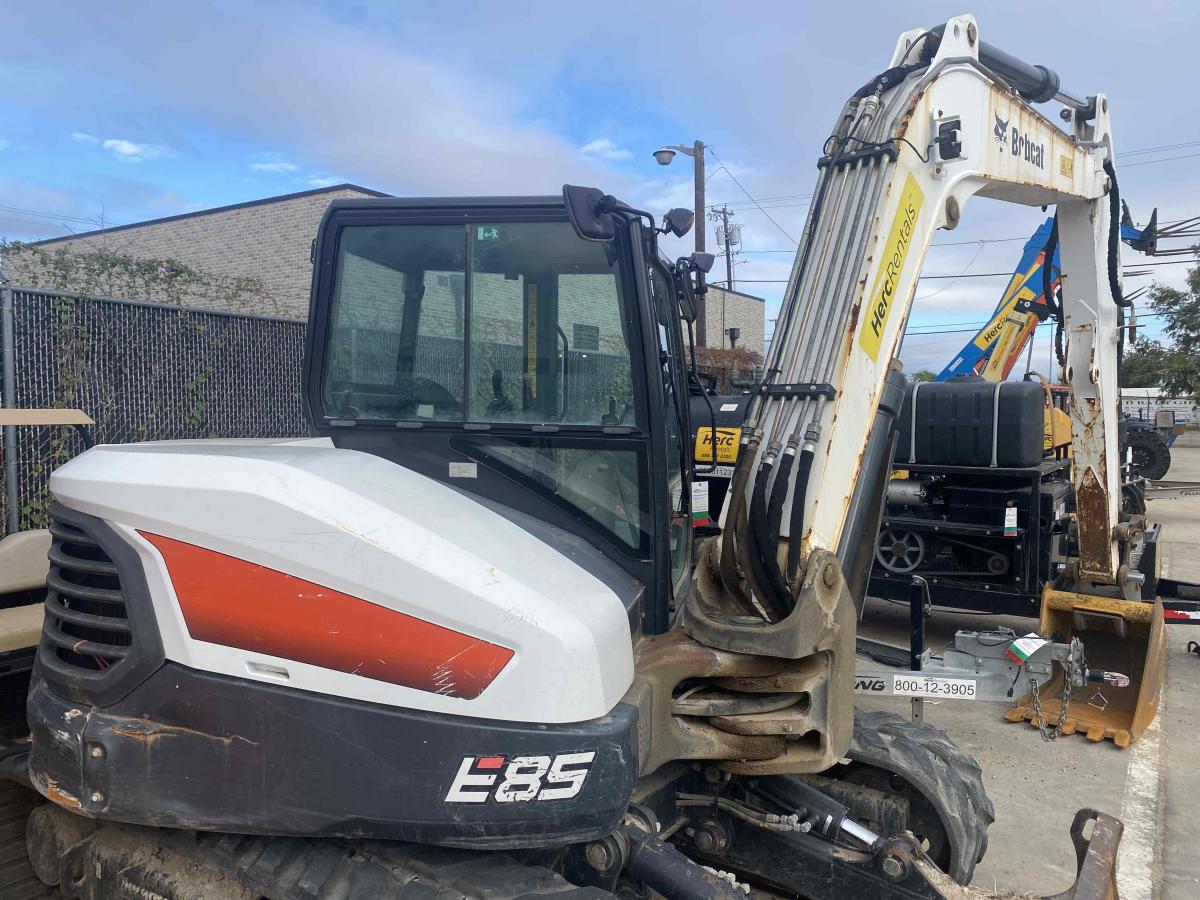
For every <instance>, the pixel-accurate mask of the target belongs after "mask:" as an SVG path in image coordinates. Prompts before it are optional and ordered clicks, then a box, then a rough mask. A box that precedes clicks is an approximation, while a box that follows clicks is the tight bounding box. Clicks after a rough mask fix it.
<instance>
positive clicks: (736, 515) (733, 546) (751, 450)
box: [720, 437, 758, 605]
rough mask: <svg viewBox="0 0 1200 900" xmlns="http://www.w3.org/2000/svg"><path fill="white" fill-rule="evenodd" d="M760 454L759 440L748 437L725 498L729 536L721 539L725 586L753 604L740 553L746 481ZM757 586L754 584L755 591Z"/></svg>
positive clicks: (744, 531) (725, 534)
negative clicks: (740, 566)
mask: <svg viewBox="0 0 1200 900" xmlns="http://www.w3.org/2000/svg"><path fill="white" fill-rule="evenodd" d="M757 454H758V441H757V440H755V439H754V438H753V437H747V438H746V439H744V440H743V441H742V443H741V446H740V447H739V448H738V458H737V463H736V464H735V465H734V467H733V478H732V479H730V482H729V490H728V491H727V492H726V494H725V496H726V498H727V500H726V504H727V505H726V507H725V533H724V535H722V537H721V559H720V573H721V583H722V584H723V585H725V589H726V590H727V591H729V592H730V593H731V594H733V596H734V597H736V598H737V599H738V600H739V601H741V602H742V603H744V604H746V605H749V604H750V598H749V597H747V596H746V592H745V591H744V590H743V589H742V579H741V576H740V575H739V574H738V556H739V553H738V550H739V548H740V547H741V544H742V540H743V536H744V535H745V533H746V529H745V527H744V525H745V522H744V518H745V516H744V511H745V509H746V482H747V480H749V478H750V466H751V464H752V460H753V459H754V457H755V456H756V455H757ZM755 587H756V585H755V584H753V583H752V584H751V585H750V588H751V591H754V589H755Z"/></svg>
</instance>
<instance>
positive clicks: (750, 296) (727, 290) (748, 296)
mask: <svg viewBox="0 0 1200 900" xmlns="http://www.w3.org/2000/svg"><path fill="white" fill-rule="evenodd" d="M709 287H710V288H713V289H714V290H718V291H724V292H725V293H726V294H734V295H736V296H738V297H745V298H746V299H747V300H757V301H758V302H759V303H766V302H767V301H766V300H765V299H763V298H762V297H757V296H755V295H754V294H747V293H744V292H742V291H735V290H732V289H730V288H727V287H722V286H721V285H719V284H710V285H709Z"/></svg>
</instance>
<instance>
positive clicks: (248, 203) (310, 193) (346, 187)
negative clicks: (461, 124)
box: [29, 181, 392, 247]
mask: <svg viewBox="0 0 1200 900" xmlns="http://www.w3.org/2000/svg"><path fill="white" fill-rule="evenodd" d="M334 191H359V192H360V193H363V194H368V195H369V196H371V197H391V196H392V195H391V194H386V193H384V192H383V191H377V190H374V189H373V188H366V187H363V186H362V185H358V184H351V183H350V182H348V181H347V182H342V183H341V184H331V185H329V186H328V187H319V188H311V189H310V190H307V191H296V192H295V193H293V194H276V195H275V196H273V197H262V198H260V199H258V200H245V201H243V202H241V203H230V204H229V205H227V206H214V207H213V208H212V209H198V210H196V211H195V212H186V213H178V214H176V215H173V216H163V217H162V218H161V219H146V220H145V221H142V222H131V223H129V224H128V225H113V226H112V227H111V228H97V229H96V230H94V231H81V232H79V233H78V234H64V235H62V236H61V237H52V238H43V239H42V240H40V241H30V242H29V243H30V245H31V246H34V247H37V246H41V245H42V244H57V243H59V242H60V241H73V240H75V239H76V238H88V237H97V236H98V235H102V234H112V233H114V232H117V231H128V230H129V229H131V228H141V227H143V226H145V225H162V224H165V223H167V222H178V221H180V220H181V219H194V218H197V217H198V216H209V215H212V214H213V213H223V212H231V211H233V210H235V209H248V208H250V207H252V206H265V205H267V204H268V203H278V202H280V201H282V200H299V199H300V198H301V197H314V196H316V195H317V194H329V193H333V192H334Z"/></svg>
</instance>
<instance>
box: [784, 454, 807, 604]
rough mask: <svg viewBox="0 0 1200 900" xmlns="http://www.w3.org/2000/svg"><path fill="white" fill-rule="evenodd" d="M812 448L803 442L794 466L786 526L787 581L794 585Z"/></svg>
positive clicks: (797, 570)
mask: <svg viewBox="0 0 1200 900" xmlns="http://www.w3.org/2000/svg"><path fill="white" fill-rule="evenodd" d="M812 464H813V446H812V444H811V442H808V441H807V440H806V441H805V444H804V448H803V449H802V450H801V451H800V460H799V462H798V463H797V464H796V488H795V490H793V491H792V518H791V522H790V524H789V526H788V528H789V531H788V557H787V560H788V561H787V580H788V584H794V583H795V581H796V573H797V572H799V571H800V545H801V543H802V542H803V540H804V504H805V502H806V501H807V499H808V479H809V476H810V475H811V474H812Z"/></svg>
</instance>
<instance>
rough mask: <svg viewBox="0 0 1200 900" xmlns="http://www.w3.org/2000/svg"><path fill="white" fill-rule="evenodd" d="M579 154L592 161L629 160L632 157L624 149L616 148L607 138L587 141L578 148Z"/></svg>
mask: <svg viewBox="0 0 1200 900" xmlns="http://www.w3.org/2000/svg"><path fill="white" fill-rule="evenodd" d="M579 152H580V153H582V154H583V155H584V156H590V157H592V158H593V159H607V160H612V161H615V160H619V159H629V158H630V157H631V156H633V154H632V153H630V152H629V151H628V150H626V149H625V148H624V147H618V146H617V145H616V144H614V143H613V142H612V141H610V140H609V139H608V138H597V139H596V140H594V141H588V143H586V144H584V145H583V146H582V147H580V148H579Z"/></svg>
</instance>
